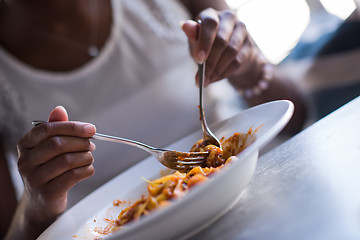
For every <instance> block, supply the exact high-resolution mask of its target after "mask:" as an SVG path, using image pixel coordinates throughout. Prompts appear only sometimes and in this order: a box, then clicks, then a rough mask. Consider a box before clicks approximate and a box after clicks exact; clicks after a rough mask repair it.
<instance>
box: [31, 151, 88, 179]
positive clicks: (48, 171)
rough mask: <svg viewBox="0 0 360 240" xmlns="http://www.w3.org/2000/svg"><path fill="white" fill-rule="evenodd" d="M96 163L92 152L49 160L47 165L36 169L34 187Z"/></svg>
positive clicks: (68, 154) (77, 153)
mask: <svg viewBox="0 0 360 240" xmlns="http://www.w3.org/2000/svg"><path fill="white" fill-rule="evenodd" d="M93 161H94V158H93V156H92V153H91V151H86V152H75V153H65V154H62V155H59V156H56V157H55V158H53V159H51V160H49V161H48V162H47V163H46V164H42V165H40V166H39V167H38V168H36V169H35V170H34V171H33V172H32V173H31V176H33V177H34V179H33V183H34V185H42V184H46V183H48V182H50V181H52V180H54V179H55V178H57V177H59V176H60V175H62V174H64V173H65V172H67V171H69V170H72V169H76V168H81V167H87V166H89V165H91V164H92V163H93Z"/></svg>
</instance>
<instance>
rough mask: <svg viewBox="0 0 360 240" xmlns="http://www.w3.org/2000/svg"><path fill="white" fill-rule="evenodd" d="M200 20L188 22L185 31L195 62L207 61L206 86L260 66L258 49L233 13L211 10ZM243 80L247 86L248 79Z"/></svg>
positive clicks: (203, 13)
mask: <svg viewBox="0 0 360 240" xmlns="http://www.w3.org/2000/svg"><path fill="white" fill-rule="evenodd" d="M197 20H198V22H196V21H191V20H189V21H186V22H184V23H183V24H182V29H183V31H184V32H185V34H186V35H187V37H188V39H189V44H190V52H191V55H192V56H193V58H194V59H195V61H196V62H198V63H202V62H205V61H206V71H205V80H204V85H205V86H206V85H208V84H210V83H212V82H215V81H218V80H221V79H223V78H228V77H233V76H239V75H242V74H243V73H245V72H246V71H248V69H249V68H252V67H253V65H254V64H256V63H254V62H256V58H257V54H258V48H257V47H256V45H255V44H254V42H253V41H252V39H251V37H250V36H249V34H248V32H247V30H246V27H245V25H244V24H243V23H242V22H240V21H238V20H237V18H236V15H235V13H234V12H233V11H230V10H224V11H216V10H214V9H212V8H208V9H206V10H204V11H202V12H200V14H199V15H198V17H197ZM196 78H197V79H198V74H197V77H196ZM250 80H252V79H250ZM250 80H249V81H250ZM242 81H245V82H243V84H244V85H245V86H246V85H247V83H246V81H247V79H242ZM249 84H250V83H249ZM251 84H252V83H251Z"/></svg>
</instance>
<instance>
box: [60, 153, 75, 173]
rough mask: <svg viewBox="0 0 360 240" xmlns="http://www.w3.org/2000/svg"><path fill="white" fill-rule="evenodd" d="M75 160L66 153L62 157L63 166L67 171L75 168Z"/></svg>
mask: <svg viewBox="0 0 360 240" xmlns="http://www.w3.org/2000/svg"><path fill="white" fill-rule="evenodd" d="M73 164H74V163H73V158H72V156H71V154H70V153H65V154H63V155H62V159H61V166H62V167H64V168H65V169H70V168H72V166H73Z"/></svg>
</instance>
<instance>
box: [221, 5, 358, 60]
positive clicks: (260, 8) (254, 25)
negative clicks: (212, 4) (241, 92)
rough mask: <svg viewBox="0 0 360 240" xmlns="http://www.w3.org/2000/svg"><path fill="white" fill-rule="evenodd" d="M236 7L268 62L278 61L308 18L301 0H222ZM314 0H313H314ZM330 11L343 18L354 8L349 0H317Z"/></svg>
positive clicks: (296, 37)
mask: <svg viewBox="0 0 360 240" xmlns="http://www.w3.org/2000/svg"><path fill="white" fill-rule="evenodd" d="M226 1H227V3H228V4H229V6H230V7H231V8H233V9H236V10H237V15H238V17H239V19H240V20H241V21H243V22H244V23H245V24H246V26H247V29H248V30H249V32H250V34H251V35H252V36H253V38H254V40H255V42H256V43H257V44H258V46H259V48H260V49H261V50H262V52H263V53H264V55H265V57H267V59H268V60H269V61H270V62H272V63H275V64H276V63H279V62H280V61H281V60H282V59H284V58H285V57H286V56H287V55H288V53H289V51H290V50H291V49H292V48H293V47H294V46H295V45H296V44H297V43H298V41H299V39H300V37H301V35H302V33H303V32H304V30H305V29H306V27H307V26H308V24H309V21H310V10H309V7H308V5H307V3H306V1H305V0H291V1H289V0H226ZM314 1H317V0H314ZM320 1H321V3H322V4H323V6H324V8H325V9H326V10H327V11H329V12H330V13H332V14H334V15H337V16H338V17H340V18H342V19H345V18H346V17H348V16H349V15H350V13H351V12H352V11H353V10H354V9H355V4H354V2H353V0H320Z"/></svg>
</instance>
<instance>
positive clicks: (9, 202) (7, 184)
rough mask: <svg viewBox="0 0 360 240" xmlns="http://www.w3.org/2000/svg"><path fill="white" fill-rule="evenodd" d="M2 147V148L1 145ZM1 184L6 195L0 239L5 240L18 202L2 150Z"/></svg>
mask: <svg viewBox="0 0 360 240" xmlns="http://www.w3.org/2000/svg"><path fill="white" fill-rule="evenodd" d="M0 146H2V145H1V144H0ZM0 183H1V191H2V192H3V193H5V194H6V196H3V197H1V198H0V212H1V218H0V239H4V237H5V234H6V231H7V229H8V228H9V226H10V222H11V219H12V217H13V215H14V212H15V209H16V206H17V200H16V196H15V190H14V187H13V183H12V180H11V177H10V173H9V171H8V164H7V162H6V159H5V154H4V151H3V150H2V149H1V148H0Z"/></svg>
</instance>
